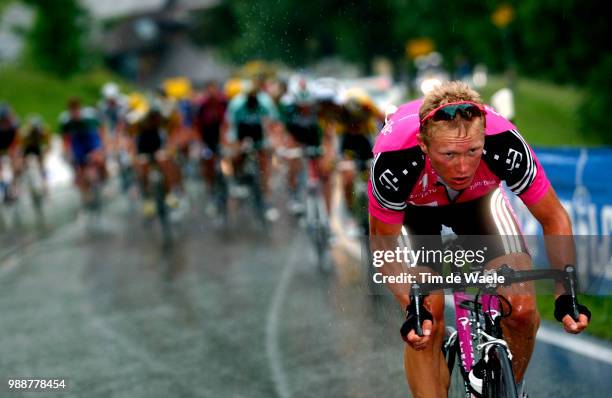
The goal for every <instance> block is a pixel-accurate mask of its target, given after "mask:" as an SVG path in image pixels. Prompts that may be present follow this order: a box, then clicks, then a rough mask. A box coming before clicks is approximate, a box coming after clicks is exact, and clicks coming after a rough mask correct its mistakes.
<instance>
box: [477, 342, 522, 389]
mask: <svg viewBox="0 0 612 398" xmlns="http://www.w3.org/2000/svg"><path fill="white" fill-rule="evenodd" d="M482 392H483V394H482V395H483V397H485V398H518V392H517V391H516V384H515V382H514V373H513V372H512V364H511V363H510V359H509V358H508V353H507V351H506V348H505V347H502V346H500V345H495V346H493V347H492V348H491V349H490V351H489V362H488V363H487V368H486V371H485V379H484V382H483V391H482Z"/></svg>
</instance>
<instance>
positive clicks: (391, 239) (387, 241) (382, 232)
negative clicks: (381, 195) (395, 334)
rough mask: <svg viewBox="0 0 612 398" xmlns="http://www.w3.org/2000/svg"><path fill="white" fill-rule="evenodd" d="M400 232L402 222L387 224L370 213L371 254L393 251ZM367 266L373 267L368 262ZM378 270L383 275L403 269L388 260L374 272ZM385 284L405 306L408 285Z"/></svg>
mask: <svg viewBox="0 0 612 398" xmlns="http://www.w3.org/2000/svg"><path fill="white" fill-rule="evenodd" d="M401 232H402V224H389V223H386V222H384V221H381V220H379V219H377V218H376V217H374V216H373V215H370V248H371V251H372V256H375V253H377V252H378V253H381V252H383V253H384V252H387V251H390V252H395V249H396V247H397V240H398V238H399V235H400V233H401ZM368 266H369V267H373V266H374V265H373V264H368ZM378 270H380V272H382V273H383V275H400V274H401V272H402V271H403V266H402V264H401V263H398V262H390V263H385V264H384V265H383V266H382V267H380V268H378V269H377V271H376V272H378ZM386 285H387V287H388V288H389V290H390V291H391V293H393V296H395V299H396V300H397V301H398V302H399V303H400V305H401V306H402V308H406V307H407V306H408V303H409V302H410V299H409V295H410V286H409V285H404V284H398V283H388V284H386Z"/></svg>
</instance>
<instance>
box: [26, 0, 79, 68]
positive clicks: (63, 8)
mask: <svg viewBox="0 0 612 398" xmlns="http://www.w3.org/2000/svg"><path fill="white" fill-rule="evenodd" d="M27 3H28V4H30V5H32V6H33V7H34V8H35V10H36V18H35V22H34V26H33V28H32V30H31V31H30V32H29V37H28V42H29V52H30V54H29V56H30V57H31V61H32V62H33V63H34V64H35V65H36V66H37V67H38V68H40V69H42V70H44V71H45V72H49V73H52V74H55V75H58V76H61V77H66V76H70V75H72V74H74V73H76V72H78V71H81V70H83V69H84V68H85V66H86V56H87V52H86V43H85V40H86V39H87V33H88V26H89V22H90V21H89V19H88V15H87V12H86V11H85V9H83V8H82V7H81V5H80V3H79V1H78V0H53V1H52V2H48V1H45V0H27Z"/></svg>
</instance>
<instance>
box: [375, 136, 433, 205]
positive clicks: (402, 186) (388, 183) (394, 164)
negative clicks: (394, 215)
mask: <svg viewBox="0 0 612 398" xmlns="http://www.w3.org/2000/svg"><path fill="white" fill-rule="evenodd" d="M424 166H425V156H424V154H423V152H422V151H421V149H420V148H419V147H413V148H409V149H403V150H399V151H393V152H383V153H380V154H378V155H376V156H375V157H374V162H373V163H372V173H371V177H370V178H371V182H372V194H373V196H374V198H375V199H376V201H377V202H378V204H379V205H380V206H382V207H383V208H385V209H388V210H395V211H401V210H404V209H405V208H406V200H407V199H408V195H410V192H412V188H413V187H414V185H415V184H416V182H417V180H418V178H419V176H420V174H421V171H422V170H423V167H424Z"/></svg>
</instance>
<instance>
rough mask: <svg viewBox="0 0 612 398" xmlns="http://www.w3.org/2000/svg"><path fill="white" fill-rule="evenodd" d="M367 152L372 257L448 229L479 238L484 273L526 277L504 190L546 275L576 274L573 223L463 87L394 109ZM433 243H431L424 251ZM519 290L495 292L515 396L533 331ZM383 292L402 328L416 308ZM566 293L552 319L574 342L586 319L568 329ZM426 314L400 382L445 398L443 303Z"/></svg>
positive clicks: (394, 267) (533, 312)
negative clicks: (508, 269)
mask: <svg viewBox="0 0 612 398" xmlns="http://www.w3.org/2000/svg"><path fill="white" fill-rule="evenodd" d="M373 152H374V163H373V165H372V174H371V179H370V184H369V197H370V204H369V212H370V234H371V237H372V241H371V243H372V250H373V252H375V251H379V250H395V246H397V245H396V243H395V242H397V237H398V236H399V234H400V233H401V230H402V227H405V229H406V231H407V232H408V236H409V240H410V243H411V246H412V247H415V248H420V247H437V248H439V247H440V246H439V245H438V243H439V242H440V241H441V237H440V235H441V231H442V229H443V228H444V227H446V228H450V229H452V231H453V232H454V233H455V234H456V235H457V236H459V237H467V236H476V235H478V236H481V237H482V241H483V242H484V244H483V246H487V248H488V250H486V254H485V256H484V265H485V267H486V268H495V267H497V266H499V265H501V264H509V265H510V266H512V267H513V268H515V269H530V268H531V257H530V256H529V253H528V251H527V248H526V246H525V243H524V241H523V239H522V236H521V232H520V228H519V225H518V223H517V221H516V219H515V217H514V215H513V212H512V209H511V207H510V204H509V203H508V201H507V199H506V197H505V195H504V192H503V190H502V189H501V188H500V184H501V182H502V181H503V182H505V183H506V185H507V186H508V188H509V189H510V190H511V191H512V192H513V193H515V194H516V195H518V196H519V198H520V199H521V200H522V201H523V202H524V203H525V205H526V206H527V208H528V209H529V211H530V212H531V213H532V214H533V215H534V217H535V218H536V219H537V220H538V221H539V222H540V224H541V225H542V228H543V231H544V235H545V237H546V238H547V239H546V240H547V242H546V245H547V253H548V257H549V260H550V263H551V265H552V266H553V267H557V268H561V269H562V268H563V267H564V266H565V265H567V264H574V260H575V253H574V244H573V243H574V242H573V239H572V225H571V221H570V219H569V216H568V214H567V212H566V211H565V210H564V208H563V207H562V205H561V203H560V202H559V199H558V198H557V195H556V193H555V191H554V189H553V188H552V186H551V185H550V182H549V181H548V179H547V178H546V174H545V173H544V170H543V169H542V166H541V165H540V163H539V162H538V160H537V158H536V156H535V154H534V152H533V151H532V150H531V148H530V147H529V145H528V144H527V142H526V141H525V140H524V138H523V137H522V136H521V135H520V134H519V132H518V131H517V129H516V127H515V126H514V125H513V124H512V123H510V122H509V121H508V120H506V119H505V118H504V117H502V116H501V115H499V114H498V113H496V112H495V111H494V110H493V109H492V108H490V107H488V106H486V105H484V104H483V103H482V101H481V99H480V96H479V94H478V93H476V92H475V91H473V90H471V89H470V88H469V87H468V86H467V85H465V84H464V83H461V82H447V83H443V84H442V85H440V86H439V87H437V88H435V89H434V90H432V91H431V92H429V93H428V94H427V96H426V97H425V98H424V99H422V100H416V101H412V102H409V103H407V104H404V105H402V106H401V107H400V108H399V109H398V110H397V111H396V112H395V113H394V114H393V115H392V116H391V117H390V118H389V119H388V121H387V123H386V125H385V126H384V127H383V129H382V130H381V131H380V133H379V135H378V137H377V140H376V144H375V146H374V150H373ZM432 239H433V241H436V239H437V240H438V241H437V242H436V243H432ZM473 241H474V240H473V239H472V240H471V241H470V242H472V243H471V244H474V243H473ZM465 242H468V240H467V239H466V240H465ZM568 243H571V244H568ZM432 245H433V246H432ZM402 269H403V268H402V265H401V264H398V263H390V264H386V265H385V266H384V267H382V268H381V270H382V272H383V274H386V275H390V274H398V273H400V272H402V271H401V270H402ZM413 272H414V273H415V274H418V272H433V273H438V272H441V269H440V264H434V263H431V264H429V263H426V262H419V264H418V266H417V267H416V268H414V269H413ZM521 285H522V286H519V287H517V286H511V287H508V288H500V289H498V293H499V294H502V295H504V296H505V297H506V298H507V299H508V300H509V302H510V304H511V307H512V312H511V314H510V316H509V317H507V318H504V319H503V321H502V327H503V329H504V335H505V336H507V340H508V342H509V343H510V349H511V352H512V353H513V355H514V359H513V366H514V368H515V369H514V374H515V377H516V382H517V384H519V386H522V379H523V375H524V373H525V370H526V368H527V364H528V363H529V359H530V357H531V354H532V352H533V347H534V343H535V335H536V332H537V329H538V326H539V322H540V318H539V314H538V312H537V309H536V302H535V293H534V286H533V284H532V283H526V284H521ZM388 287H389V289H390V290H391V292H392V293H393V294H394V296H395V298H396V299H397V300H398V302H399V303H400V305H401V306H402V308H405V309H406V322H407V323H409V324H410V322H411V320H412V319H413V317H414V311H415V308H414V306H412V307H411V306H410V298H409V285H407V284H388ZM565 293H566V292H565V291H564V289H563V287H562V285H560V284H559V285H557V286H556V288H555V296H556V300H555V317H556V318H557V320H559V321H560V322H562V323H563V326H564V328H565V330H566V331H567V332H569V333H580V332H581V331H582V330H584V329H585V328H586V327H587V325H588V322H589V319H590V315H591V314H590V312H589V310H588V309H587V308H586V307H584V306H582V305H579V312H580V317H579V321H578V322H574V320H573V319H572V318H571V316H570V315H569V314H570V311H571V309H570V308H569V306H568V302H567V300H566V298H567V297H568V296H567V295H566V294H565ZM425 309H426V316H425V318H428V319H427V320H426V321H425V322H424V324H423V330H424V336H422V337H419V336H418V335H417V334H416V333H415V330H414V328H409V329H408V330H409V333H408V334H407V335H405V336H402V338H403V339H404V340H405V341H406V343H407V344H406V346H405V351H404V367H405V370H406V378H407V380H408V384H409V386H410V389H411V391H412V393H413V395H414V396H416V397H445V396H446V395H447V390H448V384H449V377H448V369H447V368H446V363H445V361H444V358H443V356H442V353H441V344H442V341H443V338H444V317H443V309H444V296H443V295H440V294H438V295H429V296H428V297H427V298H426V299H425ZM477 368H478V365H477V366H476V367H475V371H476V369H477ZM474 376H475V377H476V378H478V377H482V376H481V375H478V374H476V375H474ZM470 380H472V375H470Z"/></svg>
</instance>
